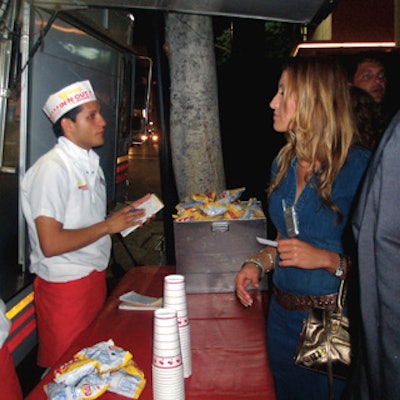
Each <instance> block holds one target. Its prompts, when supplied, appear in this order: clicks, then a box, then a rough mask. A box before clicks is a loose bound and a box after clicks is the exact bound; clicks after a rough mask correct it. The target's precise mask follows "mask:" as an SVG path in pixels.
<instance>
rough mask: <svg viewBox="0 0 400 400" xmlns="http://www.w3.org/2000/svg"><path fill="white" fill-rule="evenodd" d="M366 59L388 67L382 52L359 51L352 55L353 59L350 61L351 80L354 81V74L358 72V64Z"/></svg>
mask: <svg viewBox="0 0 400 400" xmlns="http://www.w3.org/2000/svg"><path fill="white" fill-rule="evenodd" d="M366 61H372V62H375V63H377V64H380V65H382V67H383V68H385V69H386V66H385V62H384V58H383V56H382V54H380V53H378V52H372V51H366V52H362V53H358V54H356V55H354V56H353V57H352V61H351V62H350V65H349V68H348V73H349V82H353V81H354V75H355V74H356V71H357V68H358V66H359V65H360V64H361V63H363V62H366Z"/></svg>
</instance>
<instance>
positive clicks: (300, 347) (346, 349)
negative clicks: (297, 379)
mask: <svg viewBox="0 0 400 400" xmlns="http://www.w3.org/2000/svg"><path fill="white" fill-rule="evenodd" d="M345 297H346V285H345V281H344V280H343V281H342V282H341V284H340V288H339V293H338V297H337V299H338V300H337V308H336V310H326V309H324V308H316V307H313V308H312V309H311V310H310V312H309V314H308V317H307V319H305V320H304V321H303V325H302V330H301V333H300V341H299V343H298V344H297V348H296V352H295V356H294V363H295V364H296V365H298V366H301V367H305V368H308V369H311V370H313V371H316V372H321V373H324V374H327V375H328V378H329V386H330V388H331V389H332V385H333V376H336V377H339V378H345V377H346V376H347V374H348V369H349V365H350V362H351V346H350V326H349V319H348V318H347V317H346V316H345V315H344V314H343V304H344V300H345Z"/></svg>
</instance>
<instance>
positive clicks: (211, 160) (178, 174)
mask: <svg viewBox="0 0 400 400" xmlns="http://www.w3.org/2000/svg"><path fill="white" fill-rule="evenodd" d="M165 49H166V51H167V54H168V58H169V63H170V79H171V88H170V92H171V108H170V110H171V114H170V133H171V149H172V162H173V168H174V173H175V178H176V184H177V190H178V196H179V198H180V199H182V198H183V197H186V196H188V195H191V194H193V193H208V192H212V191H216V192H217V193H219V192H221V191H222V190H225V174H224V167H223V158H222V147H221V136H220V125H219V110H218V89H217V75H216V63H215V53H214V38H213V30H212V19H211V17H208V16H198V15H189V14H177V13H169V14H167V19H166V45H165Z"/></svg>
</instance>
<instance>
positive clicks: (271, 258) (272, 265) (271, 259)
mask: <svg viewBox="0 0 400 400" xmlns="http://www.w3.org/2000/svg"><path fill="white" fill-rule="evenodd" d="M267 255H268V258H269V261H270V262H271V268H270V269H268V270H267V272H269V271H271V269H273V268H274V266H275V260H274V257H273V256H272V254H271V253H267Z"/></svg>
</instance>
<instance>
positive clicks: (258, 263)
mask: <svg viewBox="0 0 400 400" xmlns="http://www.w3.org/2000/svg"><path fill="white" fill-rule="evenodd" d="M246 264H254V265H255V266H256V267H257V268H258V269H259V270H260V280H261V279H262V278H264V276H265V269H264V267H263V265H262V264H261V263H260V261H258V260H256V259H254V258H249V259H248V260H246V261H245V262H244V263H243V264H242V268H243V267H244V266H245V265H246Z"/></svg>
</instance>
